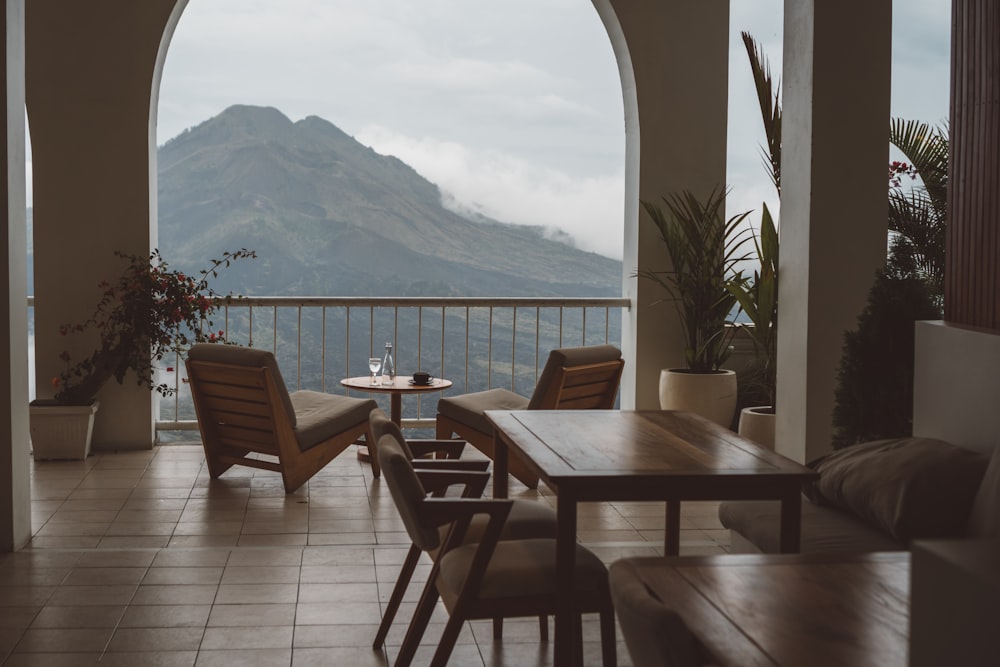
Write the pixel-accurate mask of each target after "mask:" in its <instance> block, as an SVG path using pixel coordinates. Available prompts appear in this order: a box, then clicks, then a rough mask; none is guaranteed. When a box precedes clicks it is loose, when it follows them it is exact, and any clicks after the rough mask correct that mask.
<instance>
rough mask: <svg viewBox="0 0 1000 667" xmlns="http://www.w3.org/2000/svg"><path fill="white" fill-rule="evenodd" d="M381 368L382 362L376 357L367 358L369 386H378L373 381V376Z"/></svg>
mask: <svg viewBox="0 0 1000 667" xmlns="http://www.w3.org/2000/svg"><path fill="white" fill-rule="evenodd" d="M381 367H382V360H381V359H379V358H378V357H369V358H368V370H370V371H371V374H372V375H371V380H370V381H371V384H373V385H375V384H378V382H377V381H376V380H375V376H376V374H377V373H378V369H379V368H381Z"/></svg>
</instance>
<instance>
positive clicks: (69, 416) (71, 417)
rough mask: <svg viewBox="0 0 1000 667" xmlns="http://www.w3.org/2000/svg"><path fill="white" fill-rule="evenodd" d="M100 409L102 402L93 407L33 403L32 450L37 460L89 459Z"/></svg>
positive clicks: (92, 404) (31, 408) (94, 404)
mask: <svg viewBox="0 0 1000 667" xmlns="http://www.w3.org/2000/svg"><path fill="white" fill-rule="evenodd" d="M100 405H101V404H100V401H94V402H93V403H91V404H90V405H60V404H58V403H51V404H50V403H48V402H41V401H32V402H31V405H30V406H29V410H30V414H31V450H32V453H33V455H34V457H35V459H36V460H47V459H74V460H83V459H86V458H87V457H88V456H89V455H90V438H91V435H92V434H93V432H94V415H95V414H96V413H97V408H99V407H100Z"/></svg>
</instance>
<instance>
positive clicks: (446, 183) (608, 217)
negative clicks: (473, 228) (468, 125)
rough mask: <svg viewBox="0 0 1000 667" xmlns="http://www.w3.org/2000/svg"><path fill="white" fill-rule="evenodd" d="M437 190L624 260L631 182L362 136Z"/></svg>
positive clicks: (374, 134) (371, 131) (461, 207)
mask: <svg viewBox="0 0 1000 667" xmlns="http://www.w3.org/2000/svg"><path fill="white" fill-rule="evenodd" d="M357 138H358V140H359V141H361V142H362V143H365V144H368V145H370V146H372V148H374V149H375V150H376V151H378V152H379V153H383V154H387V155H394V156H396V157H398V158H399V159H400V160H403V161H404V162H406V163H407V164H409V165H411V166H412V167H413V168H414V169H416V170H417V171H418V172H419V173H420V174H421V175H423V176H424V177H425V178H427V179H428V180H430V181H432V182H434V183H436V184H437V185H438V186H439V187H440V188H441V190H442V191H443V193H444V195H445V196H444V199H445V203H446V205H448V206H449V207H451V208H452V209H454V210H456V211H458V212H460V213H473V214H480V215H485V216H488V217H490V218H494V219H496V220H500V221H501V222H510V223H515V224H524V225H538V226H542V227H545V228H547V229H549V230H551V231H553V232H554V233H563V234H568V235H569V236H571V237H572V238H573V239H574V240H575V241H576V245H577V247H579V248H581V249H583V250H588V251H593V252H597V253H600V254H602V255H607V256H609V257H615V258H618V259H620V258H621V256H622V244H623V225H622V219H623V218H622V216H623V211H624V198H625V193H624V176H623V174H622V173H621V172H618V173H610V174H607V175H604V176H593V177H587V178H579V177H574V176H570V175H569V174H566V173H564V172H561V171H558V170H555V169H552V168H548V167H544V166H539V165H537V164H533V163H531V162H529V161H527V160H525V159H524V158H522V157H519V156H515V155H511V154H509V153H503V152H500V151H496V150H484V151H476V150H473V149H470V148H469V147H467V146H463V145H460V144H458V143H455V142H449V141H441V140H436V139H430V138H421V139H415V138H412V137H408V136H404V135H401V134H398V133H395V132H393V131H392V130H389V129H387V128H384V127H379V126H370V127H367V128H365V129H364V130H363V131H362V132H361V133H360V134H359V136H358V137H357Z"/></svg>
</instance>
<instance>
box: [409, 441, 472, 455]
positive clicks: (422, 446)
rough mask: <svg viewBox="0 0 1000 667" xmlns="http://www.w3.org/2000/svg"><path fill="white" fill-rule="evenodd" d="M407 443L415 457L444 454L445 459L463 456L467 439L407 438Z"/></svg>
mask: <svg viewBox="0 0 1000 667" xmlns="http://www.w3.org/2000/svg"><path fill="white" fill-rule="evenodd" d="M406 444H407V445H408V446H409V448H410V451H411V452H413V456H415V457H424V456H430V455H432V454H444V458H445V459H457V458H459V457H460V456H462V451H463V450H464V449H465V445H466V442H465V440H430V439H414V440H407V441H406Z"/></svg>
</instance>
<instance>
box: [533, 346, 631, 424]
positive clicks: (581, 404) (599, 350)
mask: <svg viewBox="0 0 1000 667" xmlns="http://www.w3.org/2000/svg"><path fill="white" fill-rule="evenodd" d="M624 366H625V361H624V360H623V359H622V353H621V350H619V349H618V348H617V347H615V346H614V345H590V346H586V347H564V348H559V349H555V350H552V352H550V353H549V358H548V361H546V362H545V368H543V369H542V374H541V375H540V376H539V378H538V384H537V385H535V391H534V393H533V394H532V395H531V400H530V402H529V403H528V409H529V410H609V409H611V408H613V407H614V404H615V397H616V396H617V394H618V386H619V384H620V383H621V377H622V368H624Z"/></svg>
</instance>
